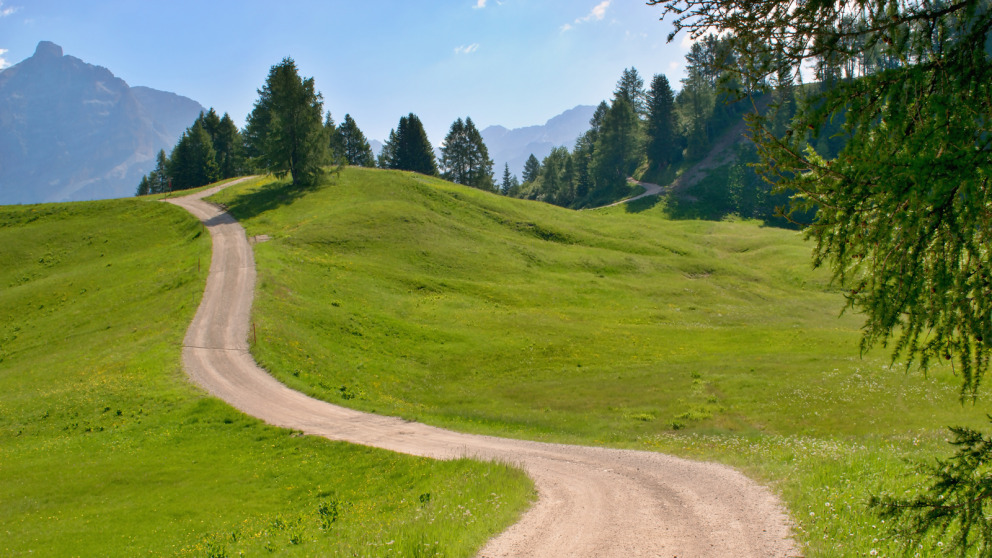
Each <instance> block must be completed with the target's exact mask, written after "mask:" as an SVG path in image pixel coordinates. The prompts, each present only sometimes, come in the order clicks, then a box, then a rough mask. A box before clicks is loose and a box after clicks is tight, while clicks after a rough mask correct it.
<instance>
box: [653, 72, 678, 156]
mask: <svg viewBox="0 0 992 558" xmlns="http://www.w3.org/2000/svg"><path fill="white" fill-rule="evenodd" d="M645 136H646V139H647V142H646V145H645V153H646V155H647V158H648V163H649V165H650V166H651V168H652V169H654V170H663V169H665V168H666V167H667V166H668V165H670V164H671V163H673V162H675V159H676V154H677V153H678V149H679V138H678V134H677V133H676V122H675V95H674V94H673V93H672V87H671V86H670V85H669V84H668V78H667V77H665V76H664V75H662V74H658V75H656V76H654V79H652V80H651V89H650V90H649V91H648V119H647V125H646V127H645Z"/></svg>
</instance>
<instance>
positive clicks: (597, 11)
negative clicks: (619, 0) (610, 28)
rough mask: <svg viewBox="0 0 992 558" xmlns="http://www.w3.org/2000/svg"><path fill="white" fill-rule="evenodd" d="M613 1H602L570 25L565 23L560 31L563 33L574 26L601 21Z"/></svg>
mask: <svg viewBox="0 0 992 558" xmlns="http://www.w3.org/2000/svg"><path fill="white" fill-rule="evenodd" d="M611 2H613V0H603V1H602V2H600V3H599V4H596V6H595V7H593V9H592V10H590V11H589V13H588V14H586V15H584V16H582V17H580V18H578V19H576V20H575V21H574V22H572V23H566V24H565V25H562V26H561V31H562V32H563V33H564V32H565V31H568V30H570V29H574V28H575V26H576V25H581V24H583V23H589V22H590V21H602V20H603V18H605V17H606V10H607V9H608V8H609V7H610V3H611Z"/></svg>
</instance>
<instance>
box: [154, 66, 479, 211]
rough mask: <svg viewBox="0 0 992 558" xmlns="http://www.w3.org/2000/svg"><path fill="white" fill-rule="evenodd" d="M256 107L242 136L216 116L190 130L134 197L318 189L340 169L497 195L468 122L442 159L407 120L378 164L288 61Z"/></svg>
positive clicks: (412, 119) (350, 125) (453, 133)
mask: <svg viewBox="0 0 992 558" xmlns="http://www.w3.org/2000/svg"><path fill="white" fill-rule="evenodd" d="M258 95H259V96H258V100H257V101H256V102H255V105H254V108H253V109H252V112H251V114H249V115H248V120H247V124H246V125H245V128H244V130H241V131H239V130H238V128H237V127H236V126H235V125H234V122H233V121H232V120H231V118H230V117H229V116H228V115H227V114H226V113H225V114H224V116H223V118H219V117H218V116H217V113H216V112H215V111H214V109H212V108H211V109H210V110H209V111H208V112H206V113H200V116H199V117H198V118H197V119H196V121H195V122H193V124H192V125H191V126H190V127H189V128H187V129H186V131H185V132H184V133H183V135H182V137H180V139H179V141H178V142H177V143H176V146H175V147H174V148H173V149H172V152H171V153H170V154H169V155H168V156H166V154H165V151H164V150H162V151H160V152H159V154H158V157H157V162H156V166H155V169H154V170H153V171H152V172H150V173H149V174H148V175H146V176H144V177H143V178H142V179H141V183H140V184H139V185H138V189H137V194H138V195H146V194H157V193H163V192H169V191H173V190H185V189H189V188H196V187H199V186H203V185H206V184H210V183H211V182H216V181H217V180H223V179H225V178H231V177H234V176H240V175H243V174H247V173H251V172H268V173H273V174H275V175H276V176H279V177H283V176H287V175H288V176H289V177H290V179H291V180H292V182H293V184H294V185H297V186H307V185H312V184H314V183H315V182H316V181H317V180H318V178H319V177H320V175H321V174H322V173H323V172H324V170H325V169H326V168H328V167H335V166H339V165H355V166H362V167H375V166H378V167H380V168H384V169H396V170H406V171H412V172H418V173H421V174H425V175H431V176H441V177H443V178H445V179H446V180H450V181H452V182H456V183H458V184H464V185H466V186H472V187H475V188H480V189H483V190H487V191H493V192H494V191H496V190H497V188H496V185H495V181H494V178H493V161H492V159H490V158H489V151H488V149H487V148H486V145H485V143H484V142H483V140H482V135H481V134H480V133H479V130H478V129H477V128H476V126H475V123H473V122H472V119H471V118H465V119H464V120H462V119H461V118H459V119H457V120H456V121H455V122H454V123H452V125H451V129H450V131H449V132H448V135H447V136H446V137H445V140H444V144H443V145H442V146H441V149H440V154H441V157H440V160H438V158H437V157H436V156H435V153H434V148H433V146H432V145H431V143H430V141H429V140H428V138H427V133H426V131H425V130H424V126H423V123H422V122H421V121H420V119H419V118H418V117H417V115H415V114H413V113H410V114H408V115H407V116H403V117H401V118H400V121H399V125H398V126H397V128H394V129H393V130H392V131H390V133H389V139H388V140H387V141H386V143H385V145H384V147H383V149H382V152H381V153H380V154H379V156H378V157H375V155H374V154H373V153H372V148H371V146H370V144H369V142H368V140H367V139H366V137H365V134H363V133H362V131H361V129H360V128H359V127H358V124H357V123H356V122H355V120H354V119H353V118H352V117H351V115H350V114H345V116H344V120H343V121H342V122H341V124H340V125H335V123H334V119H333V118H332V116H331V113H330V112H327V113H326V114H324V115H323V117H322V113H323V97H322V95H321V94H320V92H319V91H317V90H316V89H315V87H314V81H313V78H302V77H301V76H300V74H299V71H298V69H297V67H296V63H295V62H294V61H293V59H291V58H285V59H283V60H282V62H280V63H279V64H276V65H275V66H272V68H271V69H270V70H269V75H268V77H267V78H266V81H265V85H264V86H263V87H262V89H260V90H258Z"/></svg>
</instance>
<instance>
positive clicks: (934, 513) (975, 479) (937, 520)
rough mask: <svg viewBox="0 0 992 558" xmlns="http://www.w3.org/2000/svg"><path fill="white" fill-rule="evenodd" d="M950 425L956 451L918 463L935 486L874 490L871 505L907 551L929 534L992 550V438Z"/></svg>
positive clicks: (964, 549)
mask: <svg viewBox="0 0 992 558" xmlns="http://www.w3.org/2000/svg"><path fill="white" fill-rule="evenodd" d="M950 431H951V434H952V435H953V440H951V441H950V443H951V445H953V446H956V447H957V448H958V449H957V452H956V453H955V454H954V456H952V457H951V458H950V459H947V460H937V462H936V463H935V464H921V465H919V467H918V468H919V470H920V471H921V472H922V473H924V474H925V475H926V476H927V477H929V478H930V479H931V485H930V486H929V487H927V488H926V489H925V490H923V491H922V492H921V493H919V494H916V495H912V496H892V495H888V494H886V495H882V496H872V498H871V500H870V501H869V505H870V506H871V507H872V508H874V509H875V510H877V511H878V512H879V514H880V515H881V516H882V518H884V519H885V520H888V525H889V530H890V531H891V533H892V534H893V535H895V536H897V537H899V538H902V540H904V541H905V547H906V551H907V552H906V553H907V554H910V553H912V552H915V551H916V549H917V545H918V544H919V541H920V540H921V539H922V538H924V537H926V536H928V535H933V536H936V537H937V538H938V539H944V538H947V536H948V535H951V537H950V538H951V546H952V548H951V549H948V552H949V553H950V552H952V551H954V550H957V551H958V552H960V555H961V556H967V555H969V553H974V555H976V556H992V521H989V517H990V516H992V438H990V437H986V436H983V435H982V433H981V432H978V431H977V430H974V429H971V428H962V427H959V428H951V429H950ZM892 520H894V521H892ZM952 533H953V535H952Z"/></svg>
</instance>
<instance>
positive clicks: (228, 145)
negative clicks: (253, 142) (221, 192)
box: [211, 109, 245, 179]
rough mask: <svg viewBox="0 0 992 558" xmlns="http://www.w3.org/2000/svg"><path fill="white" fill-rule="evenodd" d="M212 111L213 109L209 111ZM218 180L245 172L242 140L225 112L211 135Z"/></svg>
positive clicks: (238, 131) (239, 132)
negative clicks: (215, 156) (215, 155)
mask: <svg viewBox="0 0 992 558" xmlns="http://www.w3.org/2000/svg"><path fill="white" fill-rule="evenodd" d="M211 110H213V109H211ZM213 143H214V151H215V152H216V154H217V168H218V170H219V172H220V178H222V179H223V178H233V177H235V176H240V175H241V174H243V173H244V170H245V168H244V167H245V161H244V159H245V157H244V151H243V149H244V147H243V146H244V140H243V139H242V138H241V131H240V130H238V127H237V126H235V124H234V120H232V119H231V117H230V116H229V115H228V114H227V113H226V112H225V113H224V116H223V117H222V118H221V119H220V122H219V123H218V126H217V129H216V132H215V134H214V135H213Z"/></svg>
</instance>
